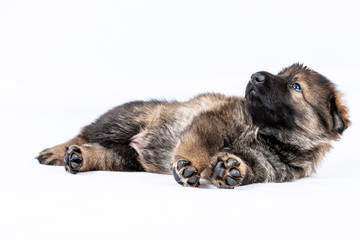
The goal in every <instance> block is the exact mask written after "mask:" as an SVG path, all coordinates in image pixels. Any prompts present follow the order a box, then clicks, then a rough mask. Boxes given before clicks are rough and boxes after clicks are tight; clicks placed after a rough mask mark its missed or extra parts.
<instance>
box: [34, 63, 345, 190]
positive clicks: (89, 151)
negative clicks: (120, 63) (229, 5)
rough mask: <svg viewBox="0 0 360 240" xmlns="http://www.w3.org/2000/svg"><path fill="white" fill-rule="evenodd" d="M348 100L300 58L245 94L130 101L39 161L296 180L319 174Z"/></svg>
mask: <svg viewBox="0 0 360 240" xmlns="http://www.w3.org/2000/svg"><path fill="white" fill-rule="evenodd" d="M294 83H296V84H298V85H299V87H300V86H301V89H295V88H293V87H294ZM341 98H342V96H341V94H340V93H339V92H338V91H337V90H336V88H335V86H334V85H333V84H332V83H331V82H330V81H329V80H328V79H326V78H325V77H324V76H322V75H320V74H318V73H317V72H315V71H313V70H311V69H309V68H307V67H304V66H302V65H300V64H294V65H292V66H290V67H288V68H286V69H284V70H282V71H281V72H280V73H279V74H278V75H272V74H270V73H267V72H258V73H256V74H254V75H253V76H252V79H251V81H250V82H249V84H248V86H247V89H246V98H241V97H226V96H223V95H220V94H202V95H199V96H197V97H195V98H193V99H191V100H189V101H187V102H184V103H179V102H166V101H149V102H131V103H127V104H124V105H121V106H119V107H116V108H114V109H112V110H110V111H109V112H107V113H105V114H104V115H102V116H101V117H100V118H99V119H98V120H97V121H95V122H94V123H92V124H90V125H88V126H86V127H85V128H83V130H82V131H81V133H80V134H79V135H78V136H77V137H75V138H74V139H72V140H70V141H69V142H67V143H64V144H61V145H58V146H55V147H53V148H50V149H45V150H44V151H42V152H41V153H40V154H39V155H38V156H37V159H38V160H39V162H40V163H42V164H48V165H64V163H65V168H66V170H67V171H69V172H71V173H77V172H85V171H93V170H110V171H148V172H154V173H164V174H170V173H171V172H172V173H173V175H174V178H175V180H176V181H177V182H178V183H180V184H182V185H185V186H198V185H199V180H200V178H205V179H208V180H209V181H211V182H212V183H213V184H214V185H216V186H218V187H223V188H234V187H236V186H240V185H245V184H250V183H256V182H284V181H293V180H295V179H298V178H301V177H306V176H309V175H310V174H311V173H313V172H314V170H315V168H316V166H317V165H318V163H319V162H320V161H321V159H322V158H323V156H324V154H325V153H326V152H327V151H328V150H329V149H330V148H331V142H330V141H331V140H336V139H339V137H340V135H341V134H342V132H343V131H344V130H345V129H346V128H347V127H348V126H349V125H350V120H349V117H348V113H347V112H348V111H347V108H346V106H345V105H344V104H343V102H342V100H341Z"/></svg>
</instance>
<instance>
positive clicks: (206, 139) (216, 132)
mask: <svg viewBox="0 0 360 240" xmlns="http://www.w3.org/2000/svg"><path fill="white" fill-rule="evenodd" d="M221 116H222V114H221V112H209V113H203V114H201V115H200V116H198V117H197V118H195V119H194V121H193V122H192V124H191V125H190V126H189V128H188V129H187V130H186V131H185V132H184V134H183V136H182V137H181V138H180V141H179V143H178V145H177V146H176V148H175V149H174V151H173V175H174V178H175V180H176V181H177V182H178V183H179V184H181V185H184V186H198V185H199V179H200V175H201V173H202V172H203V171H204V170H205V169H206V168H209V167H211V166H215V164H216V162H215V161H216V160H217V159H216V158H213V156H215V155H216V154H217V153H218V152H220V150H221V149H222V148H223V147H224V145H225V144H224V142H226V139H227V138H228V136H227V131H226V129H227V128H228V126H227V124H228V123H227V122H226V121H224V120H223V119H222V117H221Z"/></svg>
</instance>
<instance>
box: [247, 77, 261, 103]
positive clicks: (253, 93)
mask: <svg viewBox="0 0 360 240" xmlns="http://www.w3.org/2000/svg"><path fill="white" fill-rule="evenodd" d="M245 98H246V99H247V100H250V101H251V100H253V99H254V98H257V99H258V98H259V91H258V89H257V87H256V86H255V85H254V84H253V83H252V82H251V81H249V83H248V85H247V86H246V90H245Z"/></svg>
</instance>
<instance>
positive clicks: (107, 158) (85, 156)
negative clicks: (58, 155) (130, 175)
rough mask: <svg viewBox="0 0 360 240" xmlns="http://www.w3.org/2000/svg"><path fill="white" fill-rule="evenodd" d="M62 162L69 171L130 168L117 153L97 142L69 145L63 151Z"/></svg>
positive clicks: (126, 169) (124, 169)
mask: <svg viewBox="0 0 360 240" xmlns="http://www.w3.org/2000/svg"><path fill="white" fill-rule="evenodd" d="M64 164H65V169H66V171H68V172H70V173H77V172H87V171H95V170H102V171H130V170H131V169H130V166H129V164H128V163H127V162H126V160H125V159H123V158H122V157H121V156H120V155H119V154H118V153H116V152H115V151H113V150H111V149H107V148H105V147H103V146H101V145H100V144H97V143H91V144H83V145H81V146H79V145H72V146H70V147H69V148H68V149H67V150H66V152H65V156H64Z"/></svg>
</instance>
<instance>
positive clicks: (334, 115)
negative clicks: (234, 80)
mask: <svg viewBox="0 0 360 240" xmlns="http://www.w3.org/2000/svg"><path fill="white" fill-rule="evenodd" d="M245 97H246V100H247V109H248V111H249V113H250V114H251V116H252V118H253V122H254V124H255V125H257V126H258V127H259V130H260V132H261V133H263V134H267V135H275V136H276V137H277V138H280V139H281V138H286V141H288V142H289V141H290V142H291V143H298V144H303V143H304V142H308V141H317V140H325V139H326V140H334V139H338V138H339V137H340V135H341V134H342V133H343V132H344V130H345V129H346V128H347V127H348V126H349V125H350V121H349V117H348V111H347V108H346V106H345V105H344V104H343V102H342V100H341V94H340V92H339V91H338V90H337V89H336V87H335V85H334V84H333V83H332V82H330V81H329V80H328V79H327V78H325V77H324V76H322V75H321V74H319V73H317V72H315V71H313V70H311V69H309V68H307V67H304V66H303V65H301V64H293V65H292V66H290V67H287V68H285V69H283V70H282V71H280V72H279V73H278V74H277V75H273V74H271V73H268V72H264V71H262V72H257V73H254V74H253V75H252V76H251V80H250V81H249V83H248V85H247V87H246V93H245Z"/></svg>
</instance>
